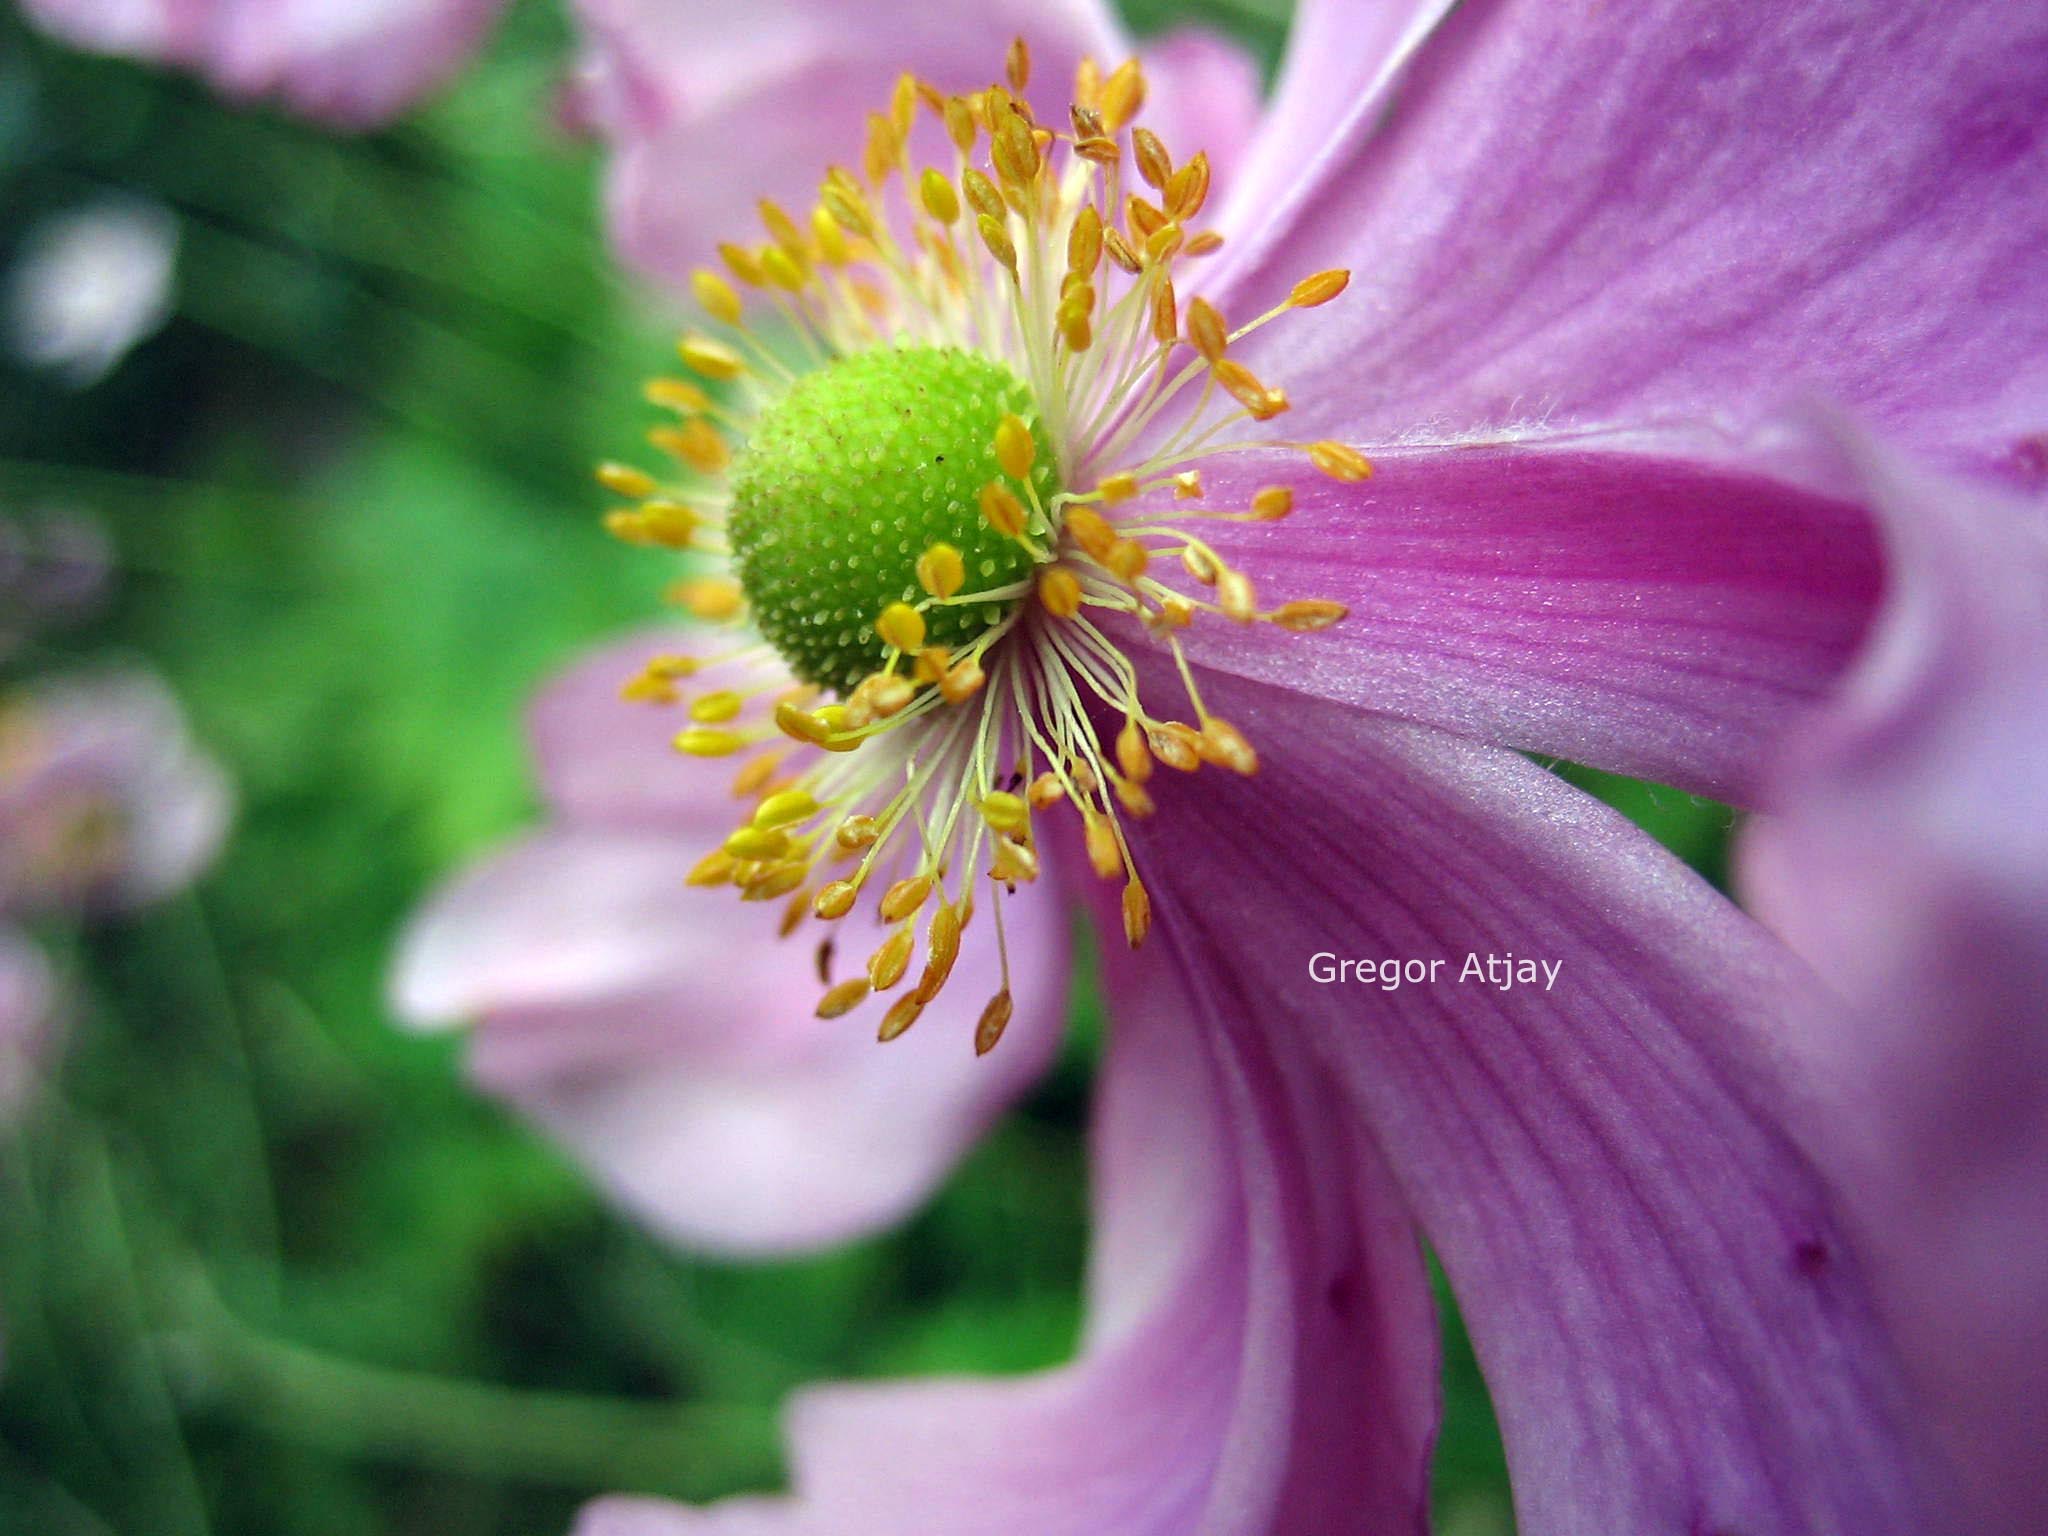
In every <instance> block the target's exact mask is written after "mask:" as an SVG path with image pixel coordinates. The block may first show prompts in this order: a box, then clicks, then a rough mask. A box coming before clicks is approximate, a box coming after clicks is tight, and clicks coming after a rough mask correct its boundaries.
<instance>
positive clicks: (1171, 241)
mask: <svg viewBox="0 0 2048 1536" xmlns="http://www.w3.org/2000/svg"><path fill="white" fill-rule="evenodd" d="M1186 239H1187V231H1186V230H1184V229H1182V228H1181V227H1180V226H1179V225H1178V224H1174V223H1170V222H1169V223H1166V224H1162V225H1160V226H1159V228H1157V229H1155V230H1153V231H1152V233H1151V235H1150V236H1149V237H1148V238H1147V239H1146V241H1145V265H1146V266H1148V267H1157V266H1163V265H1164V264H1165V263H1167V262H1170V261H1172V260H1173V258H1174V256H1175V255H1177V254H1178V253H1179V251H1180V248H1181V244H1182V242H1183V241H1185V240H1186ZM1172 339H1173V337H1172V335H1171V333H1169V334H1168V335H1167V337H1166V340H1168V341H1171V340H1172Z"/></svg>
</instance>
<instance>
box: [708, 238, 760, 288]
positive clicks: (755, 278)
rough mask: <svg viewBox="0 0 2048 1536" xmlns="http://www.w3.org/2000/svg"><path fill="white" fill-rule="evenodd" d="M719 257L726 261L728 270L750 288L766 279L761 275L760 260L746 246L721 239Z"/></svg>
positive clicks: (757, 285)
mask: <svg viewBox="0 0 2048 1536" xmlns="http://www.w3.org/2000/svg"><path fill="white" fill-rule="evenodd" d="M718 257H719V260H721V261H723V262H724V263H725V269H726V271H728V272H730V273H731V274H732V275H733V276H734V277H736V278H738V279H739V280H740V281H741V282H743V283H745V284H746V285H747V286H748V287H749V288H759V287H760V286H761V285H762V284H763V283H764V282H765V281H766V279H765V278H764V277H762V275H761V263H760V260H759V259H758V258H757V257H756V256H755V255H754V253H753V252H752V251H750V250H748V249H747V248H746V247H745V246H743V245H734V244H733V243H732V242H731V241H729V240H721V241H720V242H719V245H718Z"/></svg>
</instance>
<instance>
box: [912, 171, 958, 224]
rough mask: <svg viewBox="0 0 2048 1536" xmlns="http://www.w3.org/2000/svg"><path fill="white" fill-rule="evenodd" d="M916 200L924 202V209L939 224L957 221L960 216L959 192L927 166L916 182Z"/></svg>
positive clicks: (940, 174)
mask: <svg viewBox="0 0 2048 1536" xmlns="http://www.w3.org/2000/svg"><path fill="white" fill-rule="evenodd" d="M917 196H918V201H919V202H921V203H923V204H924V211H925V212H926V213H928V214H930V215H931V216H932V217H933V218H935V219H937V220H938V221H939V222H940V223H941V224H953V223H957V222H958V221H959V218H960V194H959V193H958V192H956V191H955V190H954V189H953V183H952V182H950V181H948V180H947V179H946V178H945V176H944V175H943V174H942V173H940V172H938V171H935V170H933V169H931V168H930V167H929V166H927V167H926V168H925V173H924V175H923V176H922V177H920V178H919V179H918V183H917Z"/></svg>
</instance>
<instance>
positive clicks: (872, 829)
mask: <svg viewBox="0 0 2048 1536" xmlns="http://www.w3.org/2000/svg"><path fill="white" fill-rule="evenodd" d="M881 835H882V827H881V823H880V822H878V821H876V820H875V818H874V817H872V816H849V817H847V818H846V820H844V821H842V822H840V823H839V826H838V828H837V829H836V830H835V831H834V832H833V834H832V841H833V842H835V843H837V844H838V845H839V846H840V847H841V848H843V849H845V850H846V851H847V852H848V853H857V852H858V851H859V850H861V849H863V848H866V847H870V846H871V845H872V844H873V843H874V841H875V839H876V838H878V837H880V836H881Z"/></svg>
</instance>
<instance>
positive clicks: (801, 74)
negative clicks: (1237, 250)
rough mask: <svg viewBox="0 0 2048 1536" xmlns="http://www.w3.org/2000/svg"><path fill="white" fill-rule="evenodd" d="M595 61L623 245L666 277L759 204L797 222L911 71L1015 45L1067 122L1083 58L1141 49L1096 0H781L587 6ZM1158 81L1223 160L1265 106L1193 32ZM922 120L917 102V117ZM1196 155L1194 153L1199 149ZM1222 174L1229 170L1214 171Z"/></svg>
mask: <svg viewBox="0 0 2048 1536" xmlns="http://www.w3.org/2000/svg"><path fill="white" fill-rule="evenodd" d="M576 9H577V14H578V16H579V17H580V18H581V20H582V22H583V29H584V37H585V51H584V59H583V65H582V69H581V72H580V83H579V87H578V97H579V100H578V105H577V111H576V114H575V115H576V116H577V117H578V118H579V119H581V120H582V121H585V122H587V123H589V124H590V125H591V126H593V127H594V128H595V129H597V131H598V132H600V133H601V134H602V135H603V136H604V138H605V139H606V140H607V142H608V144H609V146H610V148H611V152H612V162H611V167H610V171H609V176H608V185H607V190H606V203H607V206H608V209H609V213H610V220H611V228H612V236H613V239H614V241H615V243H616V244H617V246H618V248H619V250H620V252H621V254H622V255H624V256H625V258H626V259H627V260H628V261H629V262H631V263H632V264H633V265H634V266H636V267H638V268H640V269H641V270H642V271H644V272H647V273H649V274H650V275H653V276H655V277H659V278H663V279H666V280H668V281H669V282H671V283H674V282H679V281H680V280H681V279H682V278H683V277H685V276H686V275H687V273H688V272H689V270H690V269H691V268H692V267H693V266H695V265H697V264H699V263H701V262H704V261H706V260H710V259H712V251H713V245H714V243H715V242H716V241H719V240H730V239H745V238H747V236H746V231H747V230H748V229H750V228H753V227H754V226H755V224H756V219H755V214H754V205H755V200H756V199H757V198H761V197H767V198H771V199H773V200H775V201H776V202H778V203H780V204H782V205H783V206H785V207H787V208H789V209H790V210H792V211H794V212H796V213H797V214H799V215H802V214H803V213H804V212H806V211H808V210H809V208H810V207H811V206H812V204H814V203H815V202H816V201H817V192H818V182H819V179H820V178H821V177H822V176H823V174H824V171H825V168H826V167H827V166H829V165H834V164H846V165H858V164H859V163H860V155H861V146H862V144H863V142H864V139H865V133H866V123H867V119H868V115H869V114H870V113H872V112H874V111H876V110H877V109H878V108H880V107H882V106H885V105H886V104H887V103H888V100H889V95H890V92H891V90H892V89H893V88H894V86H895V83H896V80H897V78H898V77H899V76H900V75H901V74H902V73H903V72H904V71H905V70H914V71H916V72H917V73H918V74H919V75H920V76H922V77H924V78H926V79H928V80H930V81H931V82H932V83H933V84H935V85H937V86H938V87H939V88H940V89H942V90H947V91H971V90H977V89H979V88H980V87H982V86H985V85H988V84H990V83H992V82H994V81H995V80H997V79H998V78H1000V76H1001V74H1002V69H1003V50H1004V49H1005V47H1006V46H1007V45H1008V43H1009V40H1010V38H1011V37H1012V36H1022V37H1024V38H1025V39H1026V41H1027V42H1028V43H1029V44H1030V47H1031V57H1032V69H1031V87H1030V90H1029V92H1028V94H1029V96H1030V97H1031V100H1032V102H1033V104H1034V106H1035V107H1036V108H1037V109H1038V110H1040V111H1041V113H1042V114H1043V115H1044V116H1045V117H1046V119H1047V120H1048V121H1064V119H1065V117H1066V106H1067V101H1068V98H1069V96H1070V95H1071V89H1072V81H1073V78H1074V68H1075V65H1076V64H1078V63H1079V62H1080V60H1081V59H1082V58H1083V57H1084V56H1085V57H1092V58H1094V59H1095V60H1096V61H1097V62H1098V63H1099V64H1101V65H1102V67H1103V68H1104V69H1109V68H1113V67H1114V66H1115V65H1116V64H1118V63H1120V62H1121V61H1122V60H1123V59H1124V58H1125V57H1126V56H1128V55H1130V54H1132V53H1134V52H1137V51H1138V49H1137V45H1136V44H1135V43H1134V42H1133V41H1132V40H1131V39H1130V38H1129V37H1128V36H1127V35H1126V34H1125V33H1124V31H1123V29H1122V28H1121V26H1119V25H1118V23H1117V22H1116V20H1115V19H1114V17H1113V15H1112V14H1111V12H1110V11H1109V10H1108V8H1107V7H1105V6H1103V5H1101V4H1099V3H1095V0H1056V3H1037V4H1031V3H1025V0H991V3H984V4H978V5H966V6H950V5H929V4H906V3H903V0H885V3H880V4H870V5H849V4H845V3H833V0H772V3H768V4H762V5H755V6H751V7H748V8H745V9H734V8H732V7H729V6H721V5H715V4H709V3H706V0H577V5H576ZM1147 57H1148V59H1152V58H1154V57H1156V59H1157V64H1158V68H1159V69H1160V71H1161V78H1162V79H1168V80H1173V81H1176V82H1181V83H1185V84H1186V85H1187V86H1189V87H1190V88H1191V92H1190V93H1189V94H1188V95H1186V96H1184V97H1183V101H1184V102H1191V103H1192V104H1191V105H1182V106H1180V107H1178V108H1169V109H1167V110H1168V113H1169V115H1168V117H1166V118H1165V119H1163V121H1164V122H1166V123H1168V124H1171V123H1172V122H1174V121H1175V119H1174V117H1173V116H1172V115H1171V114H1172V113H1174V112H1176V111H1177V112H1178V113H1179V118H1178V121H1179V122H1180V123H1181V124H1183V125H1184V126H1185V127H1186V128H1188V129H1189V130H1192V131H1195V132H1198V133H1216V134H1219V135H1230V137H1228V138H1219V139H1217V140H1215V141H1214V142H1215V143H1217V144H1220V145H1223V146H1224V147H1223V148H1221V149H1219V150H1218V151H1217V154H1218V156H1219V157H1220V158H1222V159H1225V160H1227V159H1228V158H1229V156H1230V150H1231V148H1232V147H1234V146H1235V144H1236V143H1238V142H1241V140H1242V136H1243V135H1244V134H1245V133H1246V131H1247V129H1248V128H1249V126H1250V124H1251V122H1252V120H1253V117H1254V115H1255V112H1256V103H1257V77H1256V73H1255V71H1254V70H1253V68H1252V66H1251V64H1250V61H1249V60H1248V59H1246V58H1245V57H1244V56H1243V54H1242V53H1241V52H1240V51H1239V50H1237V49H1236V48H1235V47H1234V46H1233V45H1231V44H1228V43H1226V42H1223V41H1222V40H1220V39H1218V38H1216V37H1214V36H1213V35H1210V34H1207V33H1201V32H1196V31H1193V30H1183V31H1180V32H1175V33H1171V34H1169V35H1168V36H1167V37H1166V38H1165V39H1163V40H1162V41H1161V42H1160V43H1159V44H1158V45H1157V52H1156V55H1155V54H1154V53H1152V52H1150V51H1148V53H1147ZM920 110H922V109H920ZM1205 142H1209V141H1206V140H1204V141H1201V142H1194V143H1191V144H1190V152H1192V150H1193V149H1198V148H1201V147H1203V143H1205ZM1223 169H1227V166H1219V170H1223Z"/></svg>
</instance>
